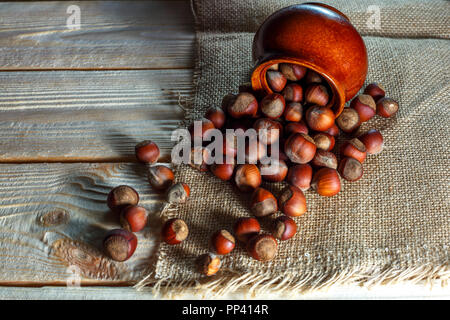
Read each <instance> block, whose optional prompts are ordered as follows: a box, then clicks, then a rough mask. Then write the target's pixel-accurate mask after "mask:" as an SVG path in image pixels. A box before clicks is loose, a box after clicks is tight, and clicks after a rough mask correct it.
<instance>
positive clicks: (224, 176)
mask: <svg viewBox="0 0 450 320" xmlns="http://www.w3.org/2000/svg"><path fill="white" fill-rule="evenodd" d="M210 169H211V172H212V174H213V175H215V176H216V177H217V178H219V179H221V180H223V181H228V180H230V179H231V178H232V177H233V172H234V164H233V163H222V164H219V163H214V164H212V165H211V167H210Z"/></svg>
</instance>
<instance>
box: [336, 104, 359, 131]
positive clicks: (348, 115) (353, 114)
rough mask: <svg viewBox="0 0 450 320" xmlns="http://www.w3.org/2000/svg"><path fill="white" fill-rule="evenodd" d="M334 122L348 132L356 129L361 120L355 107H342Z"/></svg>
mask: <svg viewBox="0 0 450 320" xmlns="http://www.w3.org/2000/svg"><path fill="white" fill-rule="evenodd" d="M336 124H337V125H338V127H339V128H341V130H342V131H344V132H347V133H350V132H353V131H355V130H356V129H358V127H359V125H360V124H361V121H360V120H359V114H358V112H357V111H356V110H355V109H352V108H344V110H342V113H341V114H340V115H339V117H337V118H336Z"/></svg>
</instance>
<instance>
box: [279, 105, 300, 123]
mask: <svg viewBox="0 0 450 320" xmlns="http://www.w3.org/2000/svg"><path fill="white" fill-rule="evenodd" d="M302 114H303V106H302V105H301V104H300V103H299V102H289V103H288V104H287V105H286V109H284V114H283V116H284V120H286V121H291V122H299V121H300V120H302Z"/></svg>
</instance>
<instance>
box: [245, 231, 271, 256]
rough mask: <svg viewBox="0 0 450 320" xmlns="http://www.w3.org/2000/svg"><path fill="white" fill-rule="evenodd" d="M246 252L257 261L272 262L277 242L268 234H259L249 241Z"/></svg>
mask: <svg viewBox="0 0 450 320" xmlns="http://www.w3.org/2000/svg"><path fill="white" fill-rule="evenodd" d="M247 252H248V253H249V254H250V256H251V257H252V258H253V259H256V260H258V261H263V262H266V261H270V260H273V259H274V258H275V257H276V255H277V252H278V243H277V240H276V239H275V238H274V237H273V236H272V235H269V234H260V235H257V236H255V237H253V238H251V239H250V240H249V242H248V243H247Z"/></svg>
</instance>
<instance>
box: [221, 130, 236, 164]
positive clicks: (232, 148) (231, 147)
mask: <svg viewBox="0 0 450 320" xmlns="http://www.w3.org/2000/svg"><path fill="white" fill-rule="evenodd" d="M223 155H224V156H226V157H229V158H234V157H236V155H237V137H236V135H235V134H228V133H227V134H225V136H224V137H223Z"/></svg>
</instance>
